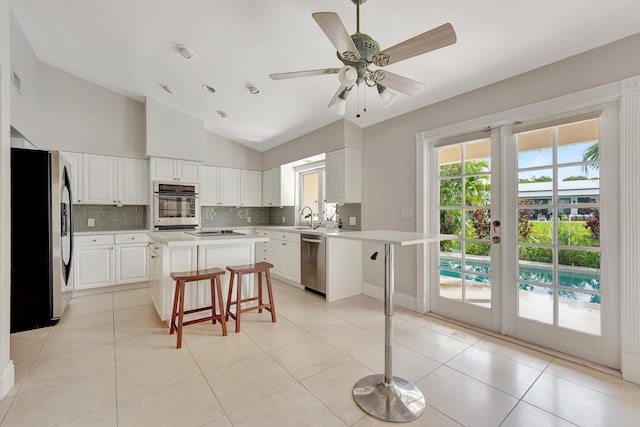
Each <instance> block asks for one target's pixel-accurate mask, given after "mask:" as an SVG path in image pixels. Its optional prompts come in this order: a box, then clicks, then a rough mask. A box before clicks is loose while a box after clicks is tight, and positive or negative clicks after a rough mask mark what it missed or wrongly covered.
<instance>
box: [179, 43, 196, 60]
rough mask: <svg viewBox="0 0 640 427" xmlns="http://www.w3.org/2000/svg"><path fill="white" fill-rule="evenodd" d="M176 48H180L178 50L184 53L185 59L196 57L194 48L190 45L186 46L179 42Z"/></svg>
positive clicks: (181, 53)
mask: <svg viewBox="0 0 640 427" xmlns="http://www.w3.org/2000/svg"><path fill="white" fill-rule="evenodd" d="M176 49H178V52H180V55H182V57H183V58H185V59H193V58H195V57H196V53H195V52H194V51H193V50H191V48H189V47H188V46H185V45H183V44H177V45H176Z"/></svg>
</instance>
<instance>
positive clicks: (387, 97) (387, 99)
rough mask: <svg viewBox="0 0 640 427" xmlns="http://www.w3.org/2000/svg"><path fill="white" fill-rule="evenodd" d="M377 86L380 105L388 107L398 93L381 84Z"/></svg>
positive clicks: (396, 97)
mask: <svg viewBox="0 0 640 427" xmlns="http://www.w3.org/2000/svg"><path fill="white" fill-rule="evenodd" d="M376 86H377V88H378V95H380V100H382V105H383V106H384V107H388V106H390V105H391V104H393V103H394V102H395V100H396V99H398V94H396V93H395V92H393V91H392V90H391V89H389V88H388V87H386V86H382V85H381V84H378V85H376Z"/></svg>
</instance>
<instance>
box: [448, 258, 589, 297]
mask: <svg viewBox="0 0 640 427" xmlns="http://www.w3.org/2000/svg"><path fill="white" fill-rule="evenodd" d="M440 267H444V268H448V269H453V270H458V271H451V270H444V269H441V270H440V275H441V276H446V277H452V278H456V279H459V278H461V277H462V274H461V272H460V269H461V265H460V261H458V260H450V259H445V258H441V259H440ZM466 268H467V269H466V273H465V279H466V280H468V281H472V282H477V283H486V284H491V277H490V276H488V275H489V274H490V273H491V268H490V266H489V264H487V263H482V262H467V264H466ZM473 273H480V274H473ZM518 278H519V279H520V280H523V281H527V282H538V283H540V284H551V283H553V273H552V272H551V271H550V270H547V269H541V268H532V267H520V268H519V270H518ZM558 281H559V285H560V286H561V287H563V288H572V289H576V291H579V290H589V291H596V292H600V276H599V275H593V274H585V273H576V272H572V271H559V272H558ZM518 286H519V288H520V289H521V290H523V291H531V292H538V293H546V294H549V295H551V294H553V290H552V289H551V288H547V287H544V286H534V285H531V284H529V283H520V284H519V285H518ZM558 292H559V295H560V296H562V297H564V298H569V299H574V300H579V301H588V302H591V303H595V304H600V295H593V294H588V293H583V292H574V291H571V290H568V289H560V290H559V291H558Z"/></svg>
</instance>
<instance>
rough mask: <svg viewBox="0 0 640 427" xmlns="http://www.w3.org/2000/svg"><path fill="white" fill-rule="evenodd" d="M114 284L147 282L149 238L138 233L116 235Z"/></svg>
mask: <svg viewBox="0 0 640 427" xmlns="http://www.w3.org/2000/svg"><path fill="white" fill-rule="evenodd" d="M115 238H116V266H115V267H116V283H117V284H124V283H136V282H144V281H146V280H149V263H148V262H149V258H148V255H147V252H148V250H149V249H148V248H147V244H148V242H149V238H148V237H147V236H146V234H145V235H140V233H131V234H116V236H115Z"/></svg>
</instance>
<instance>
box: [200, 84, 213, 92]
mask: <svg viewBox="0 0 640 427" xmlns="http://www.w3.org/2000/svg"><path fill="white" fill-rule="evenodd" d="M202 89H204V90H205V91H207V92H209V93H216V90H215V89H214V88H212V87H211V86H209V85H202Z"/></svg>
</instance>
